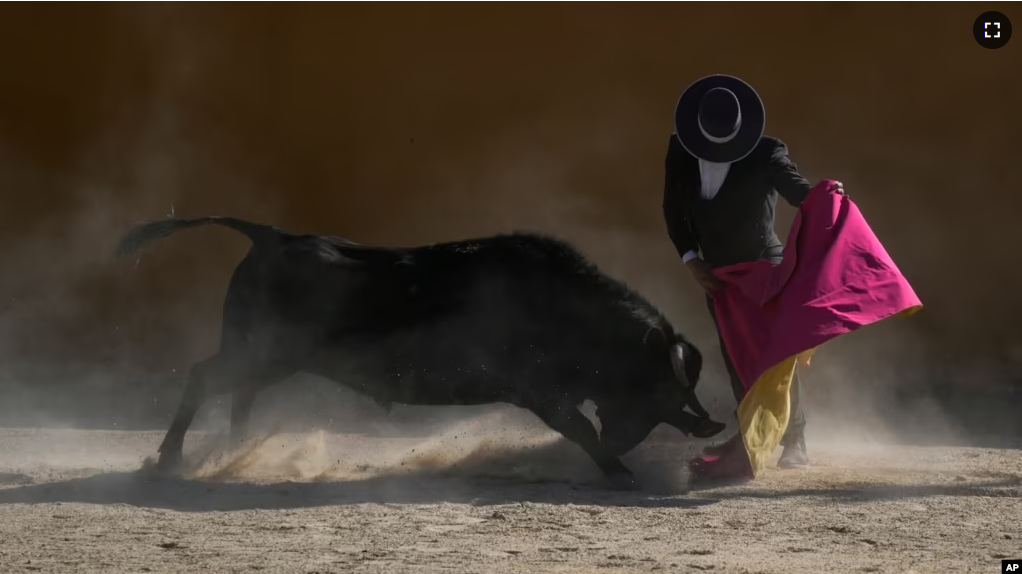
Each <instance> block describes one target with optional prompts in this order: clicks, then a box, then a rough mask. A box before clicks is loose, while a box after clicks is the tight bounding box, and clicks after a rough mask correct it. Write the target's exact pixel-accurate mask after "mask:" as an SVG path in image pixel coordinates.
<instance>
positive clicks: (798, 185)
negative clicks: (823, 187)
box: [768, 140, 813, 207]
mask: <svg viewBox="0 0 1022 574" xmlns="http://www.w3.org/2000/svg"><path fill="white" fill-rule="evenodd" d="M774 141H775V144H774V149H773V151H772V152H771V154H770V163H769V164H768V165H769V172H770V182H771V183H772V184H773V187H774V189H776V190H777V193H778V194H779V195H780V196H781V197H783V198H784V200H785V201H787V202H788V203H789V204H791V205H792V206H793V207H801V206H802V202H803V201H805V199H806V196H807V195H809V190H810V189H812V188H813V186H812V185H811V184H810V183H809V180H807V179H806V178H804V177H802V174H800V173H799V172H798V168H797V167H796V166H795V162H793V161H791V158H790V157H788V146H786V145H784V142H782V141H781V140H774Z"/></svg>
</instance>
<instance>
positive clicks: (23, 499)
mask: <svg viewBox="0 0 1022 574" xmlns="http://www.w3.org/2000/svg"><path fill="white" fill-rule="evenodd" d="M445 502H446V503H460V504H472V505H476V506H491V505H502V504H516V503H525V502H530V503H541V504H577V505H594V506H611V507H657V508H694V507H699V506H706V505H710V504H714V503H716V502H717V501H716V500H714V499H712V498H687V497H677V496H669V497H654V496H650V495H649V494H648V493H643V492H619V491H611V490H603V489H600V488H596V487H591V486H581V485H573V484H565V483H549V482H547V483H533V484H528V483H521V482H512V481H507V480H497V479H479V478H460V477H442V476H429V475H402V476H393V477H383V478H369V479H365V480H357V481H349V482H284V483H277V484H253V483H242V482H209V481H201V480H187V479H182V478H173V477H158V476H156V475H153V474H151V473H148V472H146V471H137V472H112V473H103V474H97V475H93V476H90V477H87V478H79V479H73V480H67V481H63V482H53V483H44V484H32V485H23V486H18V487H14V488H8V489H4V490H0V505H7V504H46V503H85V504H127V505H131V506H138V507H145V508H163V509H168V510H176V511H182V512H208V511H236V510H256V509H258V510H274V509H294V508H311V507H320V506H344V505H353V504H366V503H376V504H439V503H445Z"/></svg>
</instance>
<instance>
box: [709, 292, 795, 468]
mask: <svg viewBox="0 0 1022 574" xmlns="http://www.w3.org/2000/svg"><path fill="white" fill-rule="evenodd" d="M706 305H707V307H708V308H709V310H710V317H712V318H713V324H714V326H716V327H717V334H718V339H719V342H720V354H721V356H722V357H723V359H724V366H725V367H726V368H727V374H728V378H729V380H730V382H731V392H732V393H733V394H734V396H735V402H736V403H741V402H742V398H744V396H745V385H743V384H742V379H741V378H740V377H739V376H738V371H737V370H736V369H735V366H734V364H733V363H732V362H731V355H730V354H729V353H728V350H727V344H725V343H724V337H723V336H721V335H720V327H719V326H718V325H717V314H716V313H715V312H714V310H713V299H711V298H709V297H707V298H706ZM790 396H791V417H790V419H789V420H788V428H787V429H786V430H785V431H784V436H783V437H782V438H781V446H783V447H784V450H783V451H782V452H781V458H780V460H778V466H780V467H781V468H798V467H805V466H808V464H809V457H808V455H807V454H806V441H805V427H806V416H805V411H804V410H803V409H802V400H801V398H802V384H801V381H800V379H799V373H798V368H797V367H796V368H795V376H794V378H792V380H791V390H790ZM736 413H737V410H736ZM738 440H741V435H740V433H737V434H735V435H734V436H732V437H731V438H730V439H729V440H728V441H726V442H724V443H722V444H718V445H714V446H710V447H707V448H706V449H704V452H705V453H706V454H710V455H717V454H720V453H722V452H724V451H725V450H727V449H728V447H729V446H730V443H732V442H735V441H738Z"/></svg>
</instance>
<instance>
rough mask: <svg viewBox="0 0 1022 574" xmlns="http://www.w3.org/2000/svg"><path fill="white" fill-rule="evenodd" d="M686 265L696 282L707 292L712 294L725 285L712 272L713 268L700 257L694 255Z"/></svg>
mask: <svg viewBox="0 0 1022 574" xmlns="http://www.w3.org/2000/svg"><path fill="white" fill-rule="evenodd" d="M687 265H688V269H689V271H691V272H692V277H694V278H695V280H696V283H698V284H699V286H700V287H702V288H703V290H704V291H706V293H707V294H709V295H711V296H712V295H713V293H714V292H716V291H720V290H721V289H723V288H724V287H726V285H725V283H724V282H723V281H721V280H720V279H719V278H717V276H716V275H714V274H713V268H712V267H710V265H709V264H708V263H706V262H705V261H703V260H702V259H700V258H698V257H696V258H695V259H693V260H691V261H689V262H688V263H687Z"/></svg>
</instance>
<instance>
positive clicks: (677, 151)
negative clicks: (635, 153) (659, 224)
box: [664, 134, 699, 263]
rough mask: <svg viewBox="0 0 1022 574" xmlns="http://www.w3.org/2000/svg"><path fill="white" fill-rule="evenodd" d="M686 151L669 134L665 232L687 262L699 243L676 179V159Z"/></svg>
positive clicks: (697, 254) (694, 255)
mask: <svg viewBox="0 0 1022 574" xmlns="http://www.w3.org/2000/svg"><path fill="white" fill-rule="evenodd" d="M685 153H688V152H686V151H685V149H684V148H682V147H681V142H679V141H678V138H677V137H675V136H674V134H671V141H670V144H668V146H667V160H666V162H665V166H664V169H665V178H664V179H665V181H664V220H665V221H666V223H667V234H668V235H669V236H670V237H671V241H672V242H673V243H674V248H675V249H677V250H678V255H680V256H681V259H682V261H684V262H685V263H688V262H689V261H691V260H692V259H693V258H695V257H698V256H699V245H698V243H697V242H696V238H695V235H694V234H693V233H692V225H691V222H690V221H689V214H688V205H687V202H686V201H685V200H684V198H683V197H682V190H681V186H680V182H679V181H678V161H679V160H680V159H681V158H682V157H683V156H682V155H681V154H685Z"/></svg>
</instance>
